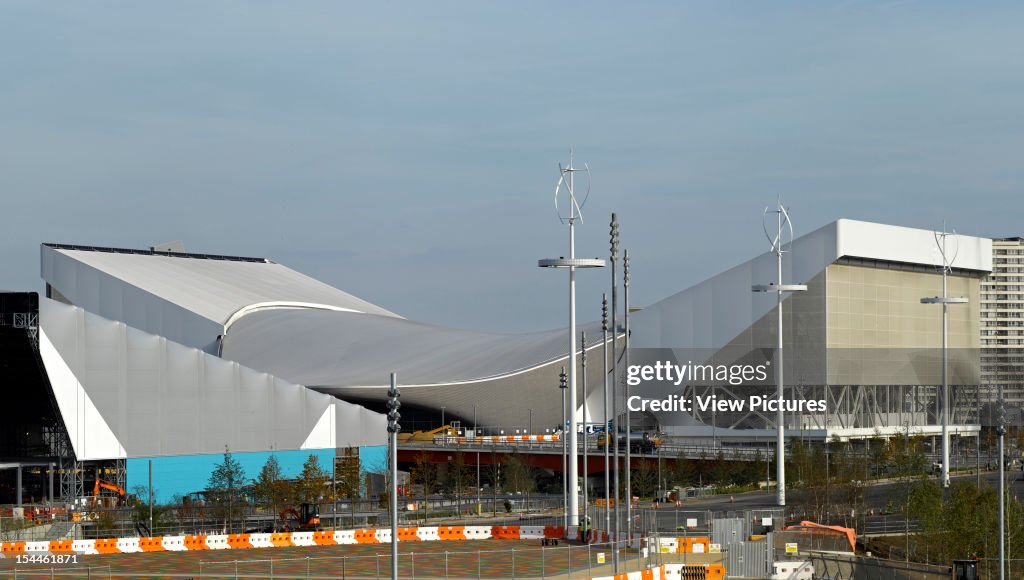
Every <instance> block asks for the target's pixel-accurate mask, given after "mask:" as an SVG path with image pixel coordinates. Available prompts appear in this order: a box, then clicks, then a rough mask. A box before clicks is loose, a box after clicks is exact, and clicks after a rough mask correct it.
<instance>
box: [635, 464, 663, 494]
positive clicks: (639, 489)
mask: <svg viewBox="0 0 1024 580" xmlns="http://www.w3.org/2000/svg"><path fill="white" fill-rule="evenodd" d="M630 483H632V488H633V489H632V492H633V493H634V494H635V495H636V496H637V497H652V496H653V495H654V492H655V490H656V488H657V487H658V470H657V467H656V466H654V465H651V462H650V461H646V460H643V459H640V460H638V461H637V462H636V466H635V467H634V468H633V474H632V481H631V482H630Z"/></svg>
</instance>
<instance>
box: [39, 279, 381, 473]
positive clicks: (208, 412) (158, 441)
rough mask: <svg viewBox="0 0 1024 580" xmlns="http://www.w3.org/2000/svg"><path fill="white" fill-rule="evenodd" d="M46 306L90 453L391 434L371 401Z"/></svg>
mask: <svg viewBox="0 0 1024 580" xmlns="http://www.w3.org/2000/svg"><path fill="white" fill-rule="evenodd" d="M39 311H40V351H41V353H42V355H43V362H44V364H45V366H46V370H47V374H48V375H49V377H50V381H51V383H52V385H53V389H54V393H55V395H56V398H57V401H58V405H59V408H60V412H61V414H62V416H63V417H64V420H65V423H66V425H67V426H68V429H69V432H70V435H71V439H72V444H73V446H74V448H75V452H76V456H77V457H78V458H79V459H80V460H94V459H112V458H124V457H156V456H165V455H191V454H200V453H221V452H223V451H224V448H225V447H227V448H230V449H231V450H232V451H235V452H247V451H266V450H269V449H279V450H290V449H312V448H331V447H336V446H338V445H343V446H350V445H381V444H383V443H384V442H385V439H386V428H385V427H384V425H385V419H384V417H383V416H382V415H379V414H377V413H372V412H370V411H368V410H366V409H364V408H362V407H358V406H356V405H352V404H349V403H345V402H342V401H338V400H336V399H334V398H333V397H331V396H329V395H325V394H322V393H317V392H315V391H312V390H310V389H307V388H305V387H303V386H301V385H296V384H292V383H287V382H285V381H282V380H281V379H278V378H276V377H273V376H271V375H268V374H266V373H262V372H257V371H254V370H252V369H248V368H245V367H242V366H240V365H238V364H237V363H234V362H230V361H224V360H221V359H219V358H217V357H215V356H212V355H209V354H206V353H204V352H202V351H200V350H198V349H194V348H189V347H186V346H184V345H180V344H177V343H174V342H171V341H168V340H167V339H165V338H161V337H156V336H153V335H150V334H147V333H144V332H142V331H140V330H137V329H134V328H131V327H129V326H127V325H125V324H123V323H120V322H114V321H110V320H106V319H103V318H101V317H99V316H96V315H94V314H90V313H87V312H85V311H84V310H82V309H81V308H77V307H74V306H69V305H65V304H63V303H59V302H56V301H53V300H48V299H45V298H40V305H39ZM338 409H342V410H343V413H342V415H344V417H342V418H341V419H340V420H339V419H338V417H337V416H338V414H339V413H338ZM346 421H348V422H346ZM339 435H342V437H341V438H340V439H339ZM349 435H352V436H351V437H349Z"/></svg>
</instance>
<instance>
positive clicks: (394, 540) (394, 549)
mask: <svg viewBox="0 0 1024 580" xmlns="http://www.w3.org/2000/svg"><path fill="white" fill-rule="evenodd" d="M397 380H398V377H397V376H396V375H395V373H391V387H390V388H389V389H388V447H389V449H388V451H389V452H390V453H389V455H390V457H388V463H389V467H390V469H389V470H388V471H389V474H390V476H391V485H390V487H391V501H390V502H388V503H389V504H390V505H389V507H390V508H391V580H398V432H399V431H401V430H402V426H401V425H399V424H398V420H399V419H401V418H402V416H401V415H400V414H399V413H398V409H399V407H401V406H402V404H401V403H400V402H399V400H398V398H399V397H400V396H401V394H400V393H399V392H398V382H397Z"/></svg>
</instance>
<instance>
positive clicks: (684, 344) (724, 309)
mask: <svg viewBox="0 0 1024 580" xmlns="http://www.w3.org/2000/svg"><path fill="white" fill-rule="evenodd" d="M957 240H958V242H959V245H960V252H959V254H958V255H957V260H956V262H955V264H954V265H955V266H957V267H959V268H967V269H972V270H979V271H990V270H991V269H992V256H991V254H992V241H991V240H989V239H986V238H977V237H972V236H958V237H957ZM952 243H953V242H950V244H952ZM844 256H849V257H858V258H867V259H873V260H885V261H892V262H902V263H909V264H922V265H926V266H935V265H939V264H941V263H942V259H941V256H940V254H939V251H938V246H937V245H936V243H935V236H934V233H933V232H932V231H930V230H921V229H912V228H904V227H899V226H890V225H885V224H875V223H868V222H859V221H854V220H839V221H836V222H833V223H831V224H828V225H826V226H824V227H821V228H819V229H817V230H814V231H812V232H810V233H808V234H806V235H803V236H801V237H799V238H797V239H796V240H795V241H794V242H793V248H792V252H791V253H789V254H787V255H786V258H785V259H784V260H783V281H784V282H785V283H790V284H804V283H807V281H809V280H810V279H812V278H813V277H814V276H816V275H817V274H818V273H820V272H821V271H822V270H823V269H825V268H826V267H827V266H828V265H829V264H831V263H833V262H835V261H836V260H838V259H839V258H841V257H844ZM776 278H777V273H776V262H775V256H774V255H773V254H771V253H767V252H766V253H763V254H761V255H759V256H757V257H756V258H754V259H752V260H749V261H747V262H744V263H743V264H740V265H738V266H735V267H733V268H731V269H729V270H726V271H725V272H722V273H720V274H718V275H716V276H713V277H711V278H709V279H707V280H704V281H703V282H700V283H699V284H697V285H695V286H692V287H690V288H688V289H686V290H683V291H682V292H679V293H677V294H675V295H673V296H669V297H668V298H665V299H664V300H661V301H659V302H657V303H655V304H653V305H651V306H648V307H646V308H644V309H643V310H641V311H639V312H637V313H636V314H634V315H633V316H632V318H631V324H630V329H631V330H632V337H631V344H630V346H633V347H635V348H709V349H714V348H721V347H723V346H725V345H726V344H728V343H729V342H730V341H732V340H733V339H734V338H735V337H736V336H737V335H739V334H740V333H741V332H743V331H744V330H746V329H747V328H748V327H749V326H750V325H751V324H753V323H754V321H756V320H758V319H759V318H761V317H762V316H764V315H765V314H767V313H768V312H770V311H771V309H772V308H773V307H774V306H775V303H776V298H775V296H774V295H773V294H771V293H753V292H751V286H752V285H754V284H766V283H769V282H774V281H775V280H776Z"/></svg>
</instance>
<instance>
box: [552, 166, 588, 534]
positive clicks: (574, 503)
mask: <svg viewBox="0 0 1024 580" xmlns="http://www.w3.org/2000/svg"><path fill="white" fill-rule="evenodd" d="M572 163H573V161H572V153H571V152H570V154H569V166H568V167H562V166H561V164H559V170H560V173H561V175H560V176H559V179H558V184H557V185H556V186H555V210H556V211H558V212H559V213H558V217H559V219H560V220H561V221H562V223H566V224H568V225H569V257H568V258H564V257H562V258H553V259H552V258H549V259H544V260H540V261H538V263H537V265H538V266H540V267H541V268H568V269H569V377H568V386H567V388H568V390H569V401H568V406H569V428H568V431H569V433H568V435H569V437H568V441H567V442H566V445H567V446H568V447H569V449H570V450H571V453H569V461H568V463H569V465H568V474H567V475H568V478H567V479H568V480H569V487H568V489H567V494H568V496H569V498H568V499H569V501H568V514H567V525H566V531H567V532H568V527H569V526H575V525H577V524H578V523H579V489H578V488H579V482H578V481H577V474H578V472H579V456H578V455H577V451H578V445H577V438H576V408H577V400H576V269H577V268H600V267H602V266H604V260H601V259H597V258H577V257H576V221H577V220H579V221H582V220H583V213H582V211H581V210H582V207H583V205H585V204H586V201H587V199H586V196H584V198H583V201H582V202H581V201H578V200H577V198H576V193H575V174H576V173H578V172H580V171H584V172H586V173H587V175H588V176H589V174H590V169H589V168H588V167H587V166H586V164H584V166H583V167H584V168H583V169H576V168H575V167H573V165H572ZM563 188H564V194H563V195H566V196H567V197H568V200H567V201H568V204H567V205H568V210H566V211H565V212H564V213H563V212H562V211H560V210H559V208H558V197H559V194H560V193H562V191H563ZM589 189H590V187H589V177H588V185H587V194H586V195H587V196H589V193H590V192H589ZM563 433H564V425H563ZM563 475H564V474H563Z"/></svg>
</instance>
